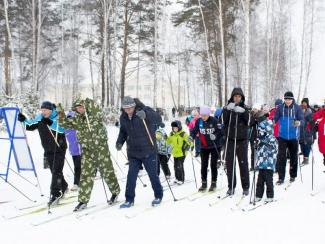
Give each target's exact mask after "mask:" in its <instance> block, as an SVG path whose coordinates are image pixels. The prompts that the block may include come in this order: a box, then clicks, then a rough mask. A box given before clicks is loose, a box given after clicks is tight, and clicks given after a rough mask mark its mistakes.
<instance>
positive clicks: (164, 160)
mask: <svg viewBox="0 0 325 244" xmlns="http://www.w3.org/2000/svg"><path fill="white" fill-rule="evenodd" d="M169 159H170V155H163V154H158V167H157V173H158V176H159V175H160V166H161V169H162V170H163V172H164V174H165V175H166V176H170V175H171V174H170V170H169V167H168V161H169Z"/></svg>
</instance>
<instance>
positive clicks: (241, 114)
mask: <svg viewBox="0 0 325 244" xmlns="http://www.w3.org/2000/svg"><path fill="white" fill-rule="evenodd" d="M222 114H223V121H224V125H225V133H226V136H228V134H229V136H228V138H226V141H227V142H228V145H226V148H227V150H226V152H225V154H226V166H227V177H228V191H227V194H228V195H233V194H234V192H235V188H236V168H235V169H234V170H235V171H234V173H233V166H234V165H233V164H234V161H235V160H234V154H235V155H236V156H237V159H238V165H239V169H240V178H241V184H242V188H243V195H245V196H247V195H248V194H249V171H248V159H247V154H248V123H249V112H248V107H247V106H246V105H245V96H244V93H243V91H242V89H241V88H234V89H233V91H232V93H231V98H230V99H229V101H228V105H227V106H226V107H224V109H223V113H222ZM236 120H237V121H236ZM236 133H237V135H236ZM235 142H236V149H235ZM233 175H234V179H233V177H232V176H233Z"/></svg>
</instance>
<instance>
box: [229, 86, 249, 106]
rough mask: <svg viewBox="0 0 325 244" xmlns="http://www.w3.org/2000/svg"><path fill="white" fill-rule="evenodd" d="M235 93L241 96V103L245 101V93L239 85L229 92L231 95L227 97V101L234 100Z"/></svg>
mask: <svg viewBox="0 0 325 244" xmlns="http://www.w3.org/2000/svg"><path fill="white" fill-rule="evenodd" d="M235 95H241V96H242V101H241V103H245V95H244V92H243V90H242V89H241V88H240V87H235V88H234V89H233V90H232V92H231V97H230V99H229V102H234V96H235Z"/></svg>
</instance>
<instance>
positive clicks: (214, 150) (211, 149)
mask: <svg viewBox="0 0 325 244" xmlns="http://www.w3.org/2000/svg"><path fill="white" fill-rule="evenodd" d="M210 113H211V109H210V107H208V106H202V107H201V108H200V115H201V118H199V119H198V120H197V121H196V123H195V126H194V128H193V130H192V131H191V137H192V138H194V136H196V135H197V134H199V138H200V145H201V151H200V156H201V180H202V186H201V187H200V188H199V191H200V192H203V191H205V190H206V189H207V175H208V166H209V157H210V155H211V164H210V167H211V186H210V188H209V191H211V192H212V191H215V190H216V188H217V176H218V159H219V155H220V153H221V148H222V143H221V141H222V131H221V124H219V123H218V120H217V119H216V118H214V117H213V116H210Z"/></svg>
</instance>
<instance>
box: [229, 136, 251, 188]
mask: <svg viewBox="0 0 325 244" xmlns="http://www.w3.org/2000/svg"><path fill="white" fill-rule="evenodd" d="M234 147H235V141H234V140H230V139H229V140H228V147H227V154H226V166H227V178H228V188H229V189H231V188H232V170H233V163H234V150H235V149H234ZM247 154H248V141H247V140H241V141H237V144H236V156H237V159H238V162H239V163H238V164H239V171H240V179H241V185H242V188H243V189H244V190H248V189H249V171H248V159H247ZM234 176H235V178H234V189H235V188H236V183H237V182H236V167H235V172H234Z"/></svg>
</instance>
